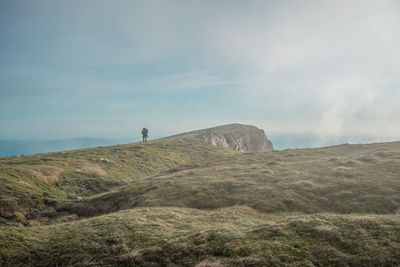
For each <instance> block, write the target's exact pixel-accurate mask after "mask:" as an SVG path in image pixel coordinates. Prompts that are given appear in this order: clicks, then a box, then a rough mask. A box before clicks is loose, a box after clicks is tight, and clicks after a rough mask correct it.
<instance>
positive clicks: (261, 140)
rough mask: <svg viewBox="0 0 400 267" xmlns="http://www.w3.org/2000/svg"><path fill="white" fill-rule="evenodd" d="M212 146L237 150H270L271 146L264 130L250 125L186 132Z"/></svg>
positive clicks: (229, 125)
mask: <svg viewBox="0 0 400 267" xmlns="http://www.w3.org/2000/svg"><path fill="white" fill-rule="evenodd" d="M188 134H190V135H194V136H195V137H197V138H200V139H202V140H204V141H205V142H206V143H208V144H211V145H213V146H220V147H227V148H228V147H229V148H232V149H234V150H238V151H242V152H244V151H261V152H266V151H271V150H273V146H272V143H271V141H269V140H268V139H267V136H266V135H265V132H264V130H262V129H259V128H257V127H255V126H251V125H243V124H238V123H235V124H228V125H222V126H218V127H214V128H209V129H204V130H198V131H194V132H190V133H188Z"/></svg>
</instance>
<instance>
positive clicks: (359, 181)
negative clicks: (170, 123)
mask: <svg viewBox="0 0 400 267" xmlns="http://www.w3.org/2000/svg"><path fill="white" fill-rule="evenodd" d="M196 136H197V135H193V133H189V134H184V135H179V136H175V137H172V138H164V139H160V140H155V141H151V142H149V143H148V144H142V143H134V144H128V145H118V146H111V147H99V148H92V149H82V150H74V151H66V152H59V153H48V154H42V155H32V156H24V157H13V158H0V204H1V205H0V265H2V266H3V265H5V266H24V265H32V266H69V265H75V266H88V265H89V266H90V265H92V266H98V265H104V266H112V265H122V266H194V265H197V266H268V265H270V266H282V265H287V266H326V265H336V266H395V265H400V253H399V251H400V220H399V219H400V217H399V216H400V195H399V194H398V192H400V175H399V174H400V142H392V143H380V144H369V145H349V144H346V145H339V146H332V147H325V148H315V149H294V150H284V151H272V152H266V153H265V152H263V153H261V152H252V153H239V152H235V151H233V150H230V149H222V148H217V147H213V146H209V145H207V144H205V143H204V142H203V141H202V140H201V138H198V137H196ZM77 197H80V198H82V199H77Z"/></svg>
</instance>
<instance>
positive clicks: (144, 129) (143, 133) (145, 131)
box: [142, 128, 149, 143]
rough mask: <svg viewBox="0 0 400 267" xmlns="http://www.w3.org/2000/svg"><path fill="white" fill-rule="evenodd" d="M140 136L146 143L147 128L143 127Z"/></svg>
mask: <svg viewBox="0 0 400 267" xmlns="http://www.w3.org/2000/svg"><path fill="white" fill-rule="evenodd" d="M142 136H143V142H146V143H147V137H148V136H149V130H147V129H146V128H143V130H142Z"/></svg>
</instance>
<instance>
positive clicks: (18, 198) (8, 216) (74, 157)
mask: <svg viewBox="0 0 400 267" xmlns="http://www.w3.org/2000/svg"><path fill="white" fill-rule="evenodd" d="M232 153H235V152H234V151H232V150H228V149H221V148H216V147H212V146H204V145H203V144H202V143H201V142H198V141H196V140H192V139H189V140H188V139H185V138H170V139H164V140H160V141H158V140H156V141H151V142H149V143H147V144H142V143H134V144H128V145H117V146H110V147H99V148H89V149H80V150H73V151H66V152H57V153H46V154H37V155H31V156H23V157H7V158H0V204H1V205H0V224H1V223H5V222H10V221H16V222H20V223H25V224H26V223H28V221H30V220H34V219H41V218H44V220H45V221H46V220H48V219H49V218H52V217H54V216H56V215H57V214H56V212H55V209H56V208H57V206H58V205H59V203H69V202H74V201H76V198H77V197H78V196H79V197H85V196H92V195H94V194H98V193H101V192H105V191H109V190H112V189H113V188H114V187H116V186H119V185H122V184H126V183H127V182H129V181H132V180H135V179H140V178H143V177H147V176H150V175H154V174H156V173H158V172H162V171H166V170H169V169H171V168H173V167H175V166H178V165H181V164H184V163H187V164H190V163H193V162H202V161H203V160H206V159H207V160H211V159H214V158H218V157H220V156H221V155H225V154H232Z"/></svg>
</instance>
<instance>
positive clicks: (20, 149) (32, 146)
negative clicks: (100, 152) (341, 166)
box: [0, 133, 400, 157]
mask: <svg viewBox="0 0 400 267" xmlns="http://www.w3.org/2000/svg"><path fill="white" fill-rule="evenodd" d="M169 135H170V134H165V135H162V136H153V138H154V139H156V138H161V137H165V136H169ZM268 139H269V140H271V142H272V144H273V146H274V149H277V150H283V149H294V148H312V147H322V146H331V145H339V144H344V143H352V144H358V143H373V142H382V141H395V140H377V139H374V138H371V137H363V136H340V137H330V138H321V137H320V136H317V135H311V134H271V133H269V134H268ZM399 140H400V138H399ZM137 141H139V140H138V139H136V140H134V139H131V140H129V139H127V138H126V139H95V138H67V139H52V140H37V139H35V140H11V141H1V140H0V157H8V156H14V155H30V154H37V153H47V152H57V151H64V150H72V149H80V148H89V147H98V146H111V145H117V144H127V143H132V142H137Z"/></svg>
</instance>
